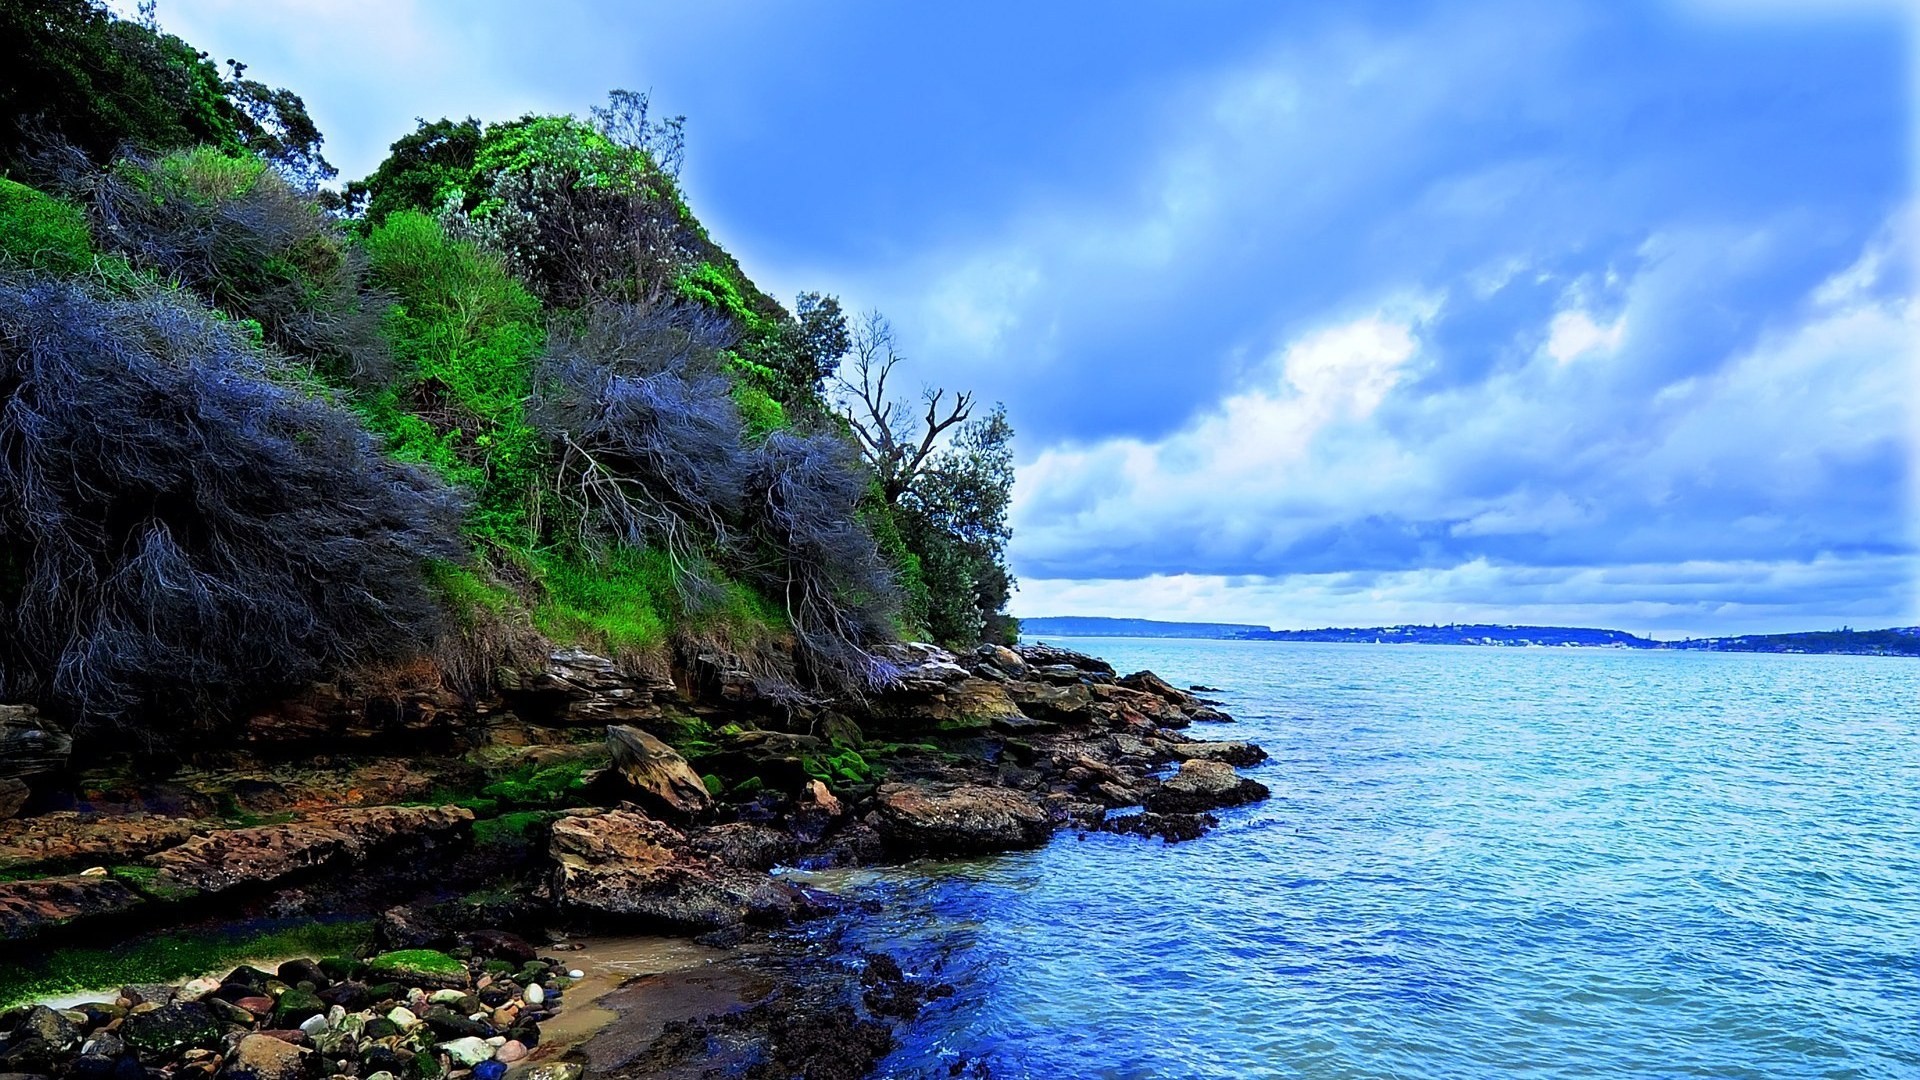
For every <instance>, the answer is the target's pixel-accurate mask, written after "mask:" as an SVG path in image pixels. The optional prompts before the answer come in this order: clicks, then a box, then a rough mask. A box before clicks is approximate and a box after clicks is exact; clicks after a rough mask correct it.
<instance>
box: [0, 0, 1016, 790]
mask: <svg viewBox="0 0 1920 1080" xmlns="http://www.w3.org/2000/svg"><path fill="white" fill-rule="evenodd" d="M0 31H5V41H6V44H5V45H4V46H0V52H4V54H5V55H7V56H8V57H9V60H10V62H11V66H9V67H7V68H6V69H5V70H6V71H7V74H6V75H5V76H0V115H9V116H13V117H16V118H28V120H27V121H23V122H22V123H19V124H16V125H15V126H13V127H10V128H6V129H3V130H0V170H4V171H6V172H9V173H11V174H12V175H13V176H14V177H16V178H17V179H6V178H0V451H3V452H0V501H4V505H0V700H33V701H36V702H38V703H40V704H42V705H43V706H46V707H48V708H49V709H51V710H53V711H54V712H56V713H59V714H65V715H67V716H69V717H72V718H75V719H80V720H85V721H88V722H90V723H92V722H102V721H105V722H116V721H120V720H123V719H125V718H129V717H132V716H136V715H139V716H143V717H145V716H153V717H159V716H190V717H193V718H197V719H203V720H206V719H217V718H218V717H220V716H221V715H223V714H225V713H228V712H230V711H232V710H234V709H237V708H240V707H242V706H243V705H244V704H245V701H246V699H247V697H248V695H266V694H270V693H273V692H274V691H275V690H276V689H277V688H282V687H286V686H289V685H292V684H295V683H298V682H300V681H302V680H305V679H310V678H314V677H318V676H321V675H323V674H326V673H328V672H333V671H340V670H344V669H347V668H351V667H356V666H364V665H369V664H378V663H383V662H386V661H389V660H396V661H397V660H402V659H405V658H407V657H408V656H410V655H411V656H418V655H420V654H422V653H432V655H433V656H434V658H435V660H436V661H438V662H439V663H440V665H441V668H442V670H443V672H444V673H446V675H447V677H448V680H449V683H450V685H456V686H459V687H461V688H470V687H471V688H477V687H478V686H479V685H480V684H482V683H483V682H484V680H485V678H486V677H487V675H488V673H489V672H491V671H492V670H493V668H494V667H495V666H497V665H498V664H500V663H507V662H517V661H516V658H524V657H525V656H527V655H529V654H530V651H531V650H532V649H534V648H537V647H540V646H542V645H543V644H544V643H545V642H558V643H568V644H571V643H580V644H585V645H588V646H590V647H594V648H598V649H603V650H606V651H607V652H609V653H610V654H611V655H614V656H616V657H617V658H618V659H620V660H622V661H623V662H627V663H634V664H640V663H655V662H658V661H660V660H663V659H665V658H666V656H667V654H668V653H670V652H671V651H672V650H675V649H686V650H689V651H693V652H699V653H702V654H712V653H719V654H723V655H730V656H732V657H733V658H734V659H735V660H736V661H737V662H738V663H739V665H740V666H742V667H744V668H745V669H746V670H748V671H749V672H752V673H753V674H755V675H756V676H757V677H759V678H760V680H761V682H762V685H763V686H764V687H766V688H767V689H769V690H770V691H772V692H775V693H785V692H804V691H805V690H806V689H808V688H812V687H827V688H831V689H837V690H847V691H853V692H861V691H864V690H866V689H868V688H871V687H874V686H877V685H881V684H884V683H885V682H886V680H887V679H888V678H890V677H891V669H890V667H889V666H888V664H887V663H886V662H884V661H883V660H881V659H879V656H880V655H881V653H882V652H883V650H882V649H881V647H882V646H884V645H885V644H887V643H888V642H890V641H892V640H894V639H895V638H896V637H897V636H900V635H914V636H922V635H931V636H933V637H936V638H938V639H940V640H942V641H946V642H949V643H952V644H957V645H967V644H971V643H972V642H973V641H976V640H979V638H980V637H981V636H982V634H983V633H991V634H1000V633H1003V632H1004V627H1003V625H1002V624H1001V622H1000V621H999V620H1000V618H1001V616H1000V612H1001V609H1002V607H1003V606H1004V601H1005V598H1006V592H1007V589H1008V587H1009V585H1010V582H1009V579H1008V578H1007V576H1006V573H1005V564H1004V558H1003V549H1004V543H1005V538H1006V524H1005V522H1006V496H1007V493H1008V490H1009V485H1010V483H1011V459H1010V456H1009V454H1008V450H1007V447H1008V440H1009V438H1010V434H1011V432H1010V429H1008V427H1007V425H1006V422H1005V417H1004V414H1003V413H1001V412H999V411H997V410H996V411H994V412H992V413H991V414H989V415H986V416H981V417H976V416H974V415H973V399H972V398H971V397H970V396H968V395H964V394H963V395H960V396H959V397H958V398H957V399H953V402H952V404H951V407H950V408H948V409H946V410H942V409H941V408H940V406H941V405H942V403H943V401H945V400H946V399H945V397H944V395H942V394H940V393H937V392H936V393H934V394H933V395H932V396H931V397H930V399H929V413H928V421H927V426H926V428H925V430H923V431H914V432H909V431H908V430H907V428H906V427H901V426H897V425H895V424H893V422H892V419H893V417H894V415H895V414H892V413H889V412H888V411H887V409H888V406H887V405H886V404H885V392H884V390H885V388H884V381H885V372H886V371H887V370H890V369H891V367H892V365H893V363H894V362H895V361H896V360H897V357H894V356H893V355H892V353H891V346H890V341H891V339H890V337H887V338H885V339H884V340H882V339H878V338H875V337H874V334H873V333H872V331H873V330H874V329H875V328H876V327H881V328H883V327H884V323H883V322H879V321H877V320H870V321H869V322H868V323H867V324H865V327H864V329H863V330H862V331H861V332H859V333H856V332H853V331H851V330H850V328H849V326H848V322H847V319H846V316H845V314H844V313H843V312H842V310H841V307H840V304H839V302H838V301H837V300H836V299H834V298H833V297H828V296H822V295H819V294H803V295H802V296H800V297H799V298H798V300H797V302H796V303H795V305H794V307H793V310H792V311H789V310H788V309H786V308H785V307H783V306H782V305H781V304H780V303H778V302H776V301H775V300H773V299H772V298H771V297H769V296H767V295H766V294H764V293H763V292H761V291H760V290H759V289H757V288H756V287H754V285H753V284H752V282H751V281H749V280H748V279H747V277H746V276H745V274H744V273H743V272H742V271H741V268H740V266H739V264H738V263H737V262H736V261H735V260H734V259H733V258H732V257H731V256H730V255H728V254H727V253H726V252H725V251H724V250H723V249H722V248H720V247H719V246H718V245H717V244H716V243H714V242H713V240H712V239H711V237H710V236H709V235H708V234H707V232H706V230H705V229H704V228H703V227H702V226H701V225H700V223H699V222H698V220H697V219H696V218H695V217H694V216H693V214H692V212H691V211H690V209H689V208H688V207H687V204H686V202H685V199H684V197H683V196H682V193H681V191H680V188H679V182H678V172H679V166H680V161H681V158H682V156H683V154H684V121H683V119H682V118H679V117H667V118H660V117H657V116H655V115H653V114H652V113H651V111H650V109H649V102H648V101H647V99H646V97H645V96H644V95H638V94H632V93H627V92H624V91H616V92H615V93H614V94H612V95H611V96H610V97H609V101H608V103H607V105H606V106H604V107H602V108H599V109H595V110H593V113H592V115H591V116H590V117H589V118H588V119H585V120H582V119H579V118H575V117H568V116H525V117H521V118H518V119H515V120H509V121H505V122H501V123H493V124H482V123H481V122H479V121H477V120H473V119H466V120H460V121H455V120H439V121H433V122H422V123H421V125H420V126H419V128H418V130H416V131H414V132H412V133H409V134H407V135H405V136H404V137H402V138H401V139H399V140H398V141H396V142H395V143H394V144H393V147H392V153H391V155H390V156H389V157H388V159H387V160H386V161H385V162H383V163H382V164H381V166H380V167H379V168H378V169H377V170H376V171H375V172H374V173H373V174H372V175H371V176H369V177H367V178H366V179H364V180H361V181H355V182H353V183H349V184H347V185H346V186H345V188H344V189H343V190H342V191H341V192H340V193H338V194H331V193H320V192H316V191H315V190H314V183H315V181H316V180H318V179H321V178H324V177H326V176H328V175H331V169H330V168H329V167H328V166H327V165H326V163H325V161H324V159H323V158H321V157H320V154H319V147H320V144H321V139H320V135H319V132H318V131H317V130H314V128H313V125H312V123H311V121H310V119H309V118H308V117H307V116H306V113H305V110H304V107H303V105H302V104H301V102H300V99H299V98H298V97H296V96H294V95H292V94H289V93H286V92H285V91H279V90H273V89H271V88H268V87H265V86H263V85H261V84H259V83H257V82H253V81H250V80H247V79H246V78H245V77H244V74H245V69H244V68H243V67H242V66H240V65H237V64H236V65H233V66H232V67H231V68H230V69H229V71H228V72H227V73H226V74H225V75H222V74H221V73H220V72H219V71H218V70H217V69H215V68H214V67H213V66H212V64H211V63H210V62H209V61H208V60H207V58H206V57H204V56H203V55H201V54H199V53H197V52H195V51H194V50H193V49H191V47H189V46H187V45H186V44H185V43H184V42H181V41H179V39H177V38H174V37H172V36H170V35H167V34H164V33H162V32H160V31H159V30H158V29H157V27H156V26H154V25H153V23H152V20H151V18H150V16H148V17H143V18H142V20H139V21H127V20H122V19H118V18H115V17H114V16H113V15H111V14H110V13H109V12H108V11H107V10H106V9H105V8H104V7H102V6H99V5H96V4H92V3H86V2H81V0H56V2H54V3H51V4H32V5H23V4H19V3H9V2H8V0H0ZM16 73H19V74H16ZM22 181H24V182H22ZM876 342H877V343H878V345H884V346H886V351H884V352H875V351H874V349H875V348H876V347H877V346H876ZM856 345H859V346H862V347H864V348H866V350H867V351H865V352H861V353H859V354H858V355H859V358H860V363H861V364H862V365H863V366H861V368H860V370H861V371H862V372H863V373H871V372H873V371H875V370H878V371H879V372H880V379H879V383H880V384H881V385H876V386H872V387H869V388H868V389H870V390H872V391H873V393H872V394H871V395H869V396H868V397H866V398H861V399H860V400H862V401H864V402H866V403H867V404H868V405H870V406H872V407H873V408H877V409H879V410H880V411H879V412H878V413H877V414H873V413H871V412H870V413H868V414H863V413H862V412H861V411H859V410H858V409H853V408H841V409H836V407H835V405H834V403H833V401H832V400H831V399H830V395H829V392H828V386H829V382H830V380H832V378H833V376H834V373H835V372H836V371H837V370H838V369H839V366H840V365H841V363H842V360H843V358H845V357H846V356H847V355H848V353H849V350H850V349H853V348H854V347H855V346H856ZM876 357H879V358H880V359H879V361H878V363H879V367H878V368H877V369H876V367H875V363H874V361H875V358H876ZM836 385H839V386H840V387H841V388H842V390H843V391H844V390H845V389H846V388H848V387H852V386H856V385H860V384H859V383H856V382H845V383H838V384H836ZM850 400H852V399H850V398H847V397H846V396H845V395H844V393H843V395H842V400H841V402H840V404H842V405H846V404H847V403H848V401H850ZM876 403H877V404H876ZM936 413H939V414H940V415H938V416H936V415H935V414H936ZM876 425H877V426H876ZM876 436H877V438H878V441H876ZM909 438H911V440H912V441H911V448H910V451H909V452H907V453H906V454H904V455H902V454H900V453H897V452H896V451H897V449H898V448H899V447H902V446H908V445H909V444H908V443H907V442H906V441H905V440H907V439H909ZM889 440H891V441H889ZM543 639H544V640H543ZM170 726H171V727H173V728H174V729H175V730H182V731H186V730H191V727H192V726H191V725H170ZM822 768H823V769H825V770H826V774H827V775H830V776H837V777H840V778H842V779H845V778H847V777H849V776H851V775H856V774H857V775H862V776H864V775H866V774H867V772H868V770H867V769H866V768H865V767H864V763H862V762H860V761H858V759H857V755H855V756H854V759H851V760H839V759H835V760H834V761H833V762H831V763H822ZM528 779H529V780H531V779H532V778H528ZM488 797H489V798H493V799H494V801H495V802H496V803H500V802H505V803H508V804H511V805H516V806H534V805H539V806H547V805H552V800H544V799H539V800H528V799H522V798H520V797H519V796H518V795H514V794H509V793H504V792H503V793H502V794H501V795H500V796H488Z"/></svg>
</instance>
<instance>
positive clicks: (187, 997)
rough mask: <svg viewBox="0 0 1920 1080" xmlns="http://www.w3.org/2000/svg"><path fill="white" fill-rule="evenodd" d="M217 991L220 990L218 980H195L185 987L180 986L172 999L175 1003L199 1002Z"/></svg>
mask: <svg viewBox="0 0 1920 1080" xmlns="http://www.w3.org/2000/svg"><path fill="white" fill-rule="evenodd" d="M218 989H220V980H218V979H195V980H193V981H192V982H190V983H187V984H186V985H185V986H182V987H181V988H180V990H179V992H178V993H176V994H174V996H173V999H174V1000H175V1001H199V1000H200V999H201V998H203V997H206V996H207V995H208V994H211V993H213V992H214V991H215V990H218Z"/></svg>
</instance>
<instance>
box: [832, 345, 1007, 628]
mask: <svg viewBox="0 0 1920 1080" xmlns="http://www.w3.org/2000/svg"><path fill="white" fill-rule="evenodd" d="M851 343H852V355H851V358H850V359H849V360H848V362H847V364H846V365H845V366H846V368H847V369H848V370H847V371H846V373H845V374H844V375H843V376H842V377H841V378H840V379H839V390H840V404H841V407H842V410H843V413H842V415H843V416H844V417H845V419H846V421H847V424H848V426H849V427H850V428H852V430H853V433H854V435H855V437H856V438H857V439H858V440H859V443H860V448H861V452H862V456H863V457H864V459H865V461H866V463H867V466H868V468H869V469H870V470H871V471H872V472H873V475H874V483H875V487H876V492H877V495H878V498H879V501H880V503H881V504H882V505H881V507H880V508H879V511H878V512H879V513H883V514H885V515H886V517H887V519H888V520H889V521H890V522H892V524H893V526H894V528H895V529H896V530H897V532H898V535H899V537H900V540H901V542H902V544H903V545H904V547H905V549H906V554H907V555H908V556H910V558H909V559H897V560H896V561H897V562H899V563H900V565H898V566H897V567H896V569H897V570H898V571H899V572H900V573H901V574H902V576H903V577H917V579H918V581H917V584H918V585H920V586H921V587H922V590H923V593H924V597H925V599H924V607H923V609H922V610H919V611H916V612H914V613H913V614H914V615H915V616H917V617H918V619H919V620H920V621H922V622H923V623H924V624H925V629H926V631H927V632H928V633H929V634H931V635H932V636H933V637H934V638H936V639H937V640H939V641H942V642H945V643H947V644H950V645H959V646H965V645H971V644H973V643H975V642H978V641H981V640H983V639H990V640H996V641H998V640H1004V639H1006V638H1007V637H1008V636H1009V634H1010V633H1011V629H1010V628H1011V626H1012V622H1011V620H1010V619H1008V618H1007V616H1006V615H1005V613H1004V612H1005V608H1006V604H1007V599H1008V596H1009V594H1010V593H1011V591H1012V586H1013V577H1012V575H1011V574H1010V573H1009V572H1008V570H1007V566H1006V544H1007V540H1008V539H1009V538H1010V536H1011V531H1010V530H1009V529H1008V526H1007V511H1008V507H1009V504H1010V502H1011V499H1012V494H1013V447H1012V441H1013V426H1012V424H1010V423H1009V422H1008V420H1007V412H1006V408H1005V407H1004V406H1001V405H995V406H994V408H993V410H992V411H991V412H989V413H987V414H986V415H985V416H979V417H976V416H974V405H975V399H974V396H973V394H971V393H968V392H960V393H953V394H950V393H949V391H946V390H943V389H939V388H935V387H931V386H930V387H926V388H924V389H923V390H922V391H921V394H920V401H919V405H918V406H916V407H909V406H908V405H906V404H905V403H904V402H903V401H899V400H896V399H894V398H892V397H890V396H889V394H890V389H889V385H888V384H889V382H890V380H891V379H892V377H893V375H894V373H895V370H896V369H897V368H898V367H899V365H900V363H901V361H902V357H901V356H900V354H899V351H898V350H897V349H896V348H895V340H894V336H893V329H892V327H891V326H890V325H888V323H887V321H886V319H885V318H883V317H882V316H880V315H879V314H878V313H871V314H869V315H867V316H866V317H865V318H864V319H863V320H862V321H861V323H860V324H859V325H858V326H857V327H856V328H855V330H854V332H853V334H852V342H851ZM914 584H915V582H912V581H909V582H908V583H907V592H908V593H909V594H912V593H914V592H916V590H915V589H914V588H913V586H914Z"/></svg>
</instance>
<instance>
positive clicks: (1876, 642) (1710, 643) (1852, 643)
mask: <svg viewBox="0 0 1920 1080" xmlns="http://www.w3.org/2000/svg"><path fill="white" fill-rule="evenodd" d="M1660 647H1661V648H1663V649H1702V650H1706V651H1709V652H1772V653H1846V654H1849V655H1854V656H1920V626H1896V627H1892V628H1890V629H1886V630H1853V629H1842V630H1814V631H1809V632H1806V633H1799V634H1747V635H1744V636H1742V637H1717V638H1690V639H1688V640H1686V641H1663V642H1661V643H1660Z"/></svg>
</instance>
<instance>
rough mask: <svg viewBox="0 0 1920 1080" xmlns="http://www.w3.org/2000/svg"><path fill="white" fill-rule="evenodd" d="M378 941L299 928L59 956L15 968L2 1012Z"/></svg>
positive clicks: (318, 925) (79, 949)
mask: <svg viewBox="0 0 1920 1080" xmlns="http://www.w3.org/2000/svg"><path fill="white" fill-rule="evenodd" d="M371 937H372V927H371V926H370V925H369V924H368V923H366V922H363V921H352V922H316V921H314V920H312V919H302V920H300V921H299V922H297V923H295V924H293V925H290V926H286V927H278V928H274V929H268V930H259V929H254V930H247V929H244V928H243V929H236V930H233V931H229V932H226V933H220V932H208V931H206V930H204V929H201V930H195V931H193V932H192V933H178V934H161V935H158V936H154V937H148V938H141V939H136V940H133V941H129V942H123V943H121V944H117V945H113V946H109V947H106V948H89V947H84V946H76V947H73V948H66V949H56V950H54V951H53V952H51V953H49V954H48V955H46V956H45V957H42V958H40V959H39V960H37V961H28V962H18V963H16V962H10V967H9V978H8V979H7V980H6V981H5V982H4V983H0V1009H4V1008H8V1007H10V1006H13V1005H18V1004H20V1003H22V1002H27V1001H34V1000H36V999H40V998H46V997H53V996H56V995H62V994H77V993H82V992H84V991H88V990H100V991H107V992H111V991H113V990H117V989H118V988H120V987H122V986H127V985H131V984H135V983H171V982H176V981H178V980H180V979H183V978H190V977H193V976H197V975H206V974H211V973H220V974H224V973H225V971H226V970H229V969H231V968H233V967H234V966H236V965H238V964H241V963H244V962H247V961H256V962H257V961H268V960H280V959H284V958H286V957H289V956H327V955H332V954H335V953H351V952H353V951H355V950H357V949H359V948H360V947H361V946H363V945H365V944H366V943H367V941H368V940H369V939H371Z"/></svg>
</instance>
